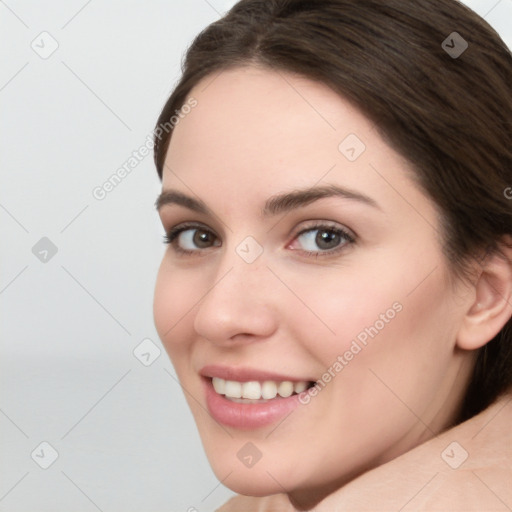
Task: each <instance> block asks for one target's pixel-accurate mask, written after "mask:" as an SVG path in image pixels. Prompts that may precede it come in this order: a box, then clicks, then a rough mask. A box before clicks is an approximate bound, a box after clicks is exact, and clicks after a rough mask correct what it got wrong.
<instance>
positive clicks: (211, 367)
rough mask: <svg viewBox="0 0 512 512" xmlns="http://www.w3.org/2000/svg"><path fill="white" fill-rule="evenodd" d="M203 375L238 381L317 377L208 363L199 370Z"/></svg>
mask: <svg viewBox="0 0 512 512" xmlns="http://www.w3.org/2000/svg"><path fill="white" fill-rule="evenodd" d="M199 373H200V374H201V375H202V376H203V377H209V378H212V377H218V378H220V379H224V380H233V381H238V382H249V381H258V382H264V381H266V380H273V381H278V382H283V381H291V382H299V381H306V382H314V381H315V379H308V378H299V377H292V376H290V375H282V374H279V373H274V372H269V371H267V370H257V369H256V368H248V367H241V366H221V365H215V364H208V365H206V366H203V368H201V370H200V372H199Z"/></svg>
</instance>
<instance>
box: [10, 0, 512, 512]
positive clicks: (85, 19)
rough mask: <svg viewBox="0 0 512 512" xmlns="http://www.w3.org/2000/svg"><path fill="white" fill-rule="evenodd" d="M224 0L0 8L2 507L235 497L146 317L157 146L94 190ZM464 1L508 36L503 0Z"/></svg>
mask: <svg viewBox="0 0 512 512" xmlns="http://www.w3.org/2000/svg"><path fill="white" fill-rule="evenodd" d="M233 3H234V2H233V1H221V0H217V1H216V0H208V1H206V0H187V1H181V2H178V1H170V0H166V1H158V0H153V1H152V2H142V1H123V2H121V1H111V2H106V1H100V0H92V1H89V2H85V1H83V0H73V1H69V0H68V1H64V0H60V1H54V2H36V1H35V0H32V1H25V2H19V1H15V0H6V1H0V37H1V45H0V54H1V63H2V65H1V66H0V104H1V109H0V112H1V123H0V129H1V132H0V145H1V147H0V163H1V165H0V172H1V177H2V186H1V188H0V224H1V233H2V241H3V247H4V248H5V249H7V250H5V249H4V250H3V251H2V264H1V267H0V307H1V308H2V316H1V322H0V326H1V337H0V340H1V347H0V350H1V361H0V365H1V366H0V375H1V382H0V386H1V387H0V389H1V394H0V433H1V434H0V443H1V457H0V510H1V511H6V512H7V511H9V512H11V511H12V512H15V511H22V512H28V511H36V510H37V511H41V512H43V511H53V512H58V511H69V510H73V511H75V512H79V511H84V512H89V511H91V512H94V511H95V510H100V511H104V512H107V511H112V512H114V511H123V512H129V511H137V512H142V511H144V512H153V511H155V512H164V511H176V512H179V511H187V510H190V511H191V510H194V509H196V510H198V511H208V510H214V509H215V508H216V507H218V506H219V505H220V504H221V503H223V502H224V501H226V499H227V498H228V497H229V496H230V495H231V494H232V493H231V491H229V490H228V489H226V488H224V487H223V486H222V485H221V484H219V482H218V481H217V480H216V478H215V476H214V475H213V473H212V471H211V469H210V468H209V465H208V462H207V460H206V458H205V456H204V454H203V451H202V447H201V444H200V440H199V437H198V434H197V432H196V428H195V425H194V422H193V420H192V417H191V414H190V413H189V411H188V408H187V405H186V403H185V399H184V397H183V395H182V392H181V389H180V388H179V385H178V384H177V382H176V380H175V378H174V376H175V373H174V370H173V369H172V367H171V365H170V363H169V361H168V358H167V355H166V354H165V352H164V350H163V347H162V346H161V344H160V342H159V340H158V336H157V334H156V331H155V328H154V326H153V318H152V300H153V286H154V280H155V276H156V272H157V268H158V264H159V261H160V258H161V256H162V253H163V250H164V247H163V244H161V235H162V229H161V227H160V225H159V222H158V217H157V215H156V212H155V211H154V207H153V203H154V200H155V198H156V195H157V193H158V192H159V188H160V184H159V181H158V179H157V177H156V173H155V170H154V167H153V162H152V156H151V155H148V156H146V157H145V158H144V159H143V160H142V161H141V162H140V163H138V165H137V166H136V167H135V168H134V169H133V170H132V171H131V172H130V174H128V175H127V176H126V178H125V179H124V180H122V182H121V183H119V184H118V185H117V186H116V187H115V189H114V190H112V191H111V192H110V193H109V194H107V195H106V197H105V198H104V199H103V200H98V199H96V198H95V197H94V196H93V194H92V191H93V189H94V188H95V187H98V186H101V185H102V184H103V183H104V182H105V181H106V180H108V179H109V177H110V176H111V175H112V174H113V173H114V172H115V171H116V170H117V169H118V168H119V167H120V166H122V165H123V164H124V163H125V162H126V161H127V160H128V158H129V157H130V156H131V155H132V152H133V151H136V150H138V149H139V148H140V147H141V146H142V145H144V143H145V141H146V140H147V136H148V135H149V134H150V133H151V131H152V128H153V125H154V122H155V120H156V118H157V116H158V113H159V110H160V108H161V107H162V105H163V103H164V101H165V99H166V98H167V96H168V95H169V93H170V91H171V90H172V86H173V84H174V83H175V82H176V80H177V79H178V76H179V66H180V61H181V56H182V54H183V52H184V50H185V48H186V46H187V45H188V44H189V43H190V42H191V40H192V38H193V37H194V35H196V34H197V33H198V32H199V31H200V30H201V29H202V28H203V27H204V26H206V25H207V24H208V23H211V22H212V21H214V20H216V19H217V18H218V17H219V15H220V14H221V13H222V12H224V11H225V10H226V9H227V8H229V7H230V6H231V5H232V4H233ZM467 3H468V5H469V6H470V7H472V8H473V9H475V10H476V11H477V12H478V13H479V14H480V15H482V16H485V18H486V19H487V21H489V22H490V23H491V24H492V25H493V26H494V27H495V28H496V29H497V30H498V31H499V32H500V33H501V35H502V37H503V38H504V39H505V41H506V42H507V44H508V45H509V46H512V0H500V1H497V0H475V1H468V2H467ZM457 29H459V27H454V30H455V31H457ZM460 31H461V32H463V30H462V29H460ZM42 32H48V33H49V34H50V35H43V36H41V35H40V34H41V33H42ZM447 35H448V34H447ZM468 38H470V34H468ZM440 43H441V41H440ZM52 44H53V45H56V44H58V48H57V49H56V50H55V51H54V53H53V54H52V55H50V56H47V55H45V54H44V52H49V51H50V50H51V49H52ZM31 45H32V46H33V47H34V48H33V47H32V46H31ZM37 52H39V53H37ZM41 54H42V56H44V57H47V58H42V57H41V56H40V55H41ZM43 237H46V238H48V239H49V240H50V241H51V243H52V244H53V246H55V247H56V248H57V252H56V253H55V254H53V253H52V247H51V246H50V245H48V242H47V241H44V240H43V241H40V240H41V239H42V238H43ZM36 244H37V245H36ZM34 246H35V249H33V248H34ZM45 251H47V252H45ZM34 253H35V254H34ZM143 340H151V341H145V342H144V344H143V345H142V346H141V347H140V348H139V349H138V350H137V347H138V346H139V345H140V344H141V342H143ZM134 350H135V354H139V358H137V357H136V355H135V354H134ZM158 350H160V351H161V353H160V355H159V356H158ZM141 354H145V355H141ZM149 363H151V364H149ZM43 442H46V443H49V445H51V447H52V448H51V447H49V446H48V445H45V444H43V445H41V443H43ZM52 450H55V451H56V452H57V453H58V458H57V459H56V460H55V461H54V462H53V463H52V464H51V465H50V466H49V467H48V468H47V469H43V467H41V466H45V465H48V464H50V463H51V462H52V461H53V458H54V457H55V454H54V453H53V451H52ZM192 507H194V508H192Z"/></svg>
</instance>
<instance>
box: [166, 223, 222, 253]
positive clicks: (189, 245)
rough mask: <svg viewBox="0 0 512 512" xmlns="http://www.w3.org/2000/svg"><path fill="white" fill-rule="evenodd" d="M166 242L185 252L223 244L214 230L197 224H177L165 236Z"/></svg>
mask: <svg viewBox="0 0 512 512" xmlns="http://www.w3.org/2000/svg"><path fill="white" fill-rule="evenodd" d="M164 243H166V244H170V245H172V247H173V248H174V250H175V251H176V252H180V253H184V254H190V253H194V252H200V251H201V250H204V249H209V248H210V247H219V246H220V245H221V243H220V240H219V239H218V237H217V235H215V233H213V231H211V230H210V229H208V228H206V227H204V226H200V225H197V224H193V225H190V224H181V225H178V226H175V227H174V228H172V229H171V230H170V231H169V232H168V233H167V234H166V235H165V236H164Z"/></svg>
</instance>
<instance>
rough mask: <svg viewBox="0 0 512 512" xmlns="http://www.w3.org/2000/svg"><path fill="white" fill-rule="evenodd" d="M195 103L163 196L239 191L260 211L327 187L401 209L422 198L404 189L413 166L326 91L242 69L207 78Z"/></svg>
mask: <svg viewBox="0 0 512 512" xmlns="http://www.w3.org/2000/svg"><path fill="white" fill-rule="evenodd" d="M189 97H193V98H195V100H196V101H197V106H195V107H194V108H193V109H191V111H190V112H189V113H188V114H187V115H185V116H184V117H183V118H182V119H181V120H180V122H179V123H178V124H177V126H176V127H175V129H174V133H173V135H172V137H171V141H170V145H169V150H168V152H167V157H166V168H164V173H163V185H164V189H166V188H169V187H172V188H176V189H178V190H181V191H183V192H187V193H190V192H191V191H190V190H187V188H191V187H192V189H193V190H192V192H193V193H194V194H196V195H199V196H200V197H206V198H207V197H208V196H214V198H215V199H217V200H219V199H221V197H219V193H222V194H223V193H226V194H228V193H230V191H238V192H239V193H240V194H244V195H245V198H246V200H250V198H251V197H253V196H254V197H256V196H259V198H260V200H261V201H263V200H264V199H266V198H267V197H269V196H270V195H272V194H275V193H279V192H283V191H288V190H290V189H293V188H302V187H311V186H313V185H316V184H326V183H331V184H337V185H341V186H345V187H348V188H352V189H356V190H364V191H366V192H368V194H369V195H371V194H372V193H373V194H378V195H379V196H380V197H382V196H385V197H384V200H386V197H387V200H389V201H395V202H396V201H397V199H398V197H397V191H398V190H399V189H402V192H401V193H402V194H406V195H407V196H409V201H413V200H418V199H419V197H413V196H414V195H416V196H417V195H419V196H422V194H421V192H420V191H419V190H417V189H416V187H415V185H414V183H413V182H412V181H411V180H407V179H406V177H407V174H408V173H409V172H410V169H409V166H408V164H407V162H406V161H405V160H404V159H403V158H402V157H401V156H400V155H398V154H397V153H396V152H395V151H393V150H392V149H391V148H390V147H389V146H387V145H386V144H385V143H384V141H383V140H382V138H381V137H380V136H379V134H378V132H377V130H376V129H375V127H374V125H373V123H372V122H371V121H370V120H369V119H367V118H366V117H365V116H364V115H363V114H362V113H361V112H360V111H359V110H357V108H355V107H354V106H353V105H352V104H351V103H349V102H348V101H347V100H346V99H344V98H343V97H341V96H339V95H338V94H337V93H335V92H334V91H333V90H331V89H330V88H329V87H327V86H326V85H324V84H322V83H319V82H315V81H312V80H309V79H307V78H304V77H300V76H297V75H292V74H290V73H285V72H282V71H274V70H268V69H266V68H261V67H243V68H235V69H230V70H225V71H222V72H220V73H218V74H214V75H212V76H207V77H205V78H204V79H203V80H202V81H201V82H199V83H198V84H197V85H196V86H195V87H194V88H193V89H192V91H191V92H190V94H189ZM393 183H394V184H395V185H396V186H390V184H393ZM409 189H411V190H409ZM412 189H415V190H412ZM398 193H399V194H400V192H398ZM422 199H423V200H424V199H425V198H424V197H423V198H422Z"/></svg>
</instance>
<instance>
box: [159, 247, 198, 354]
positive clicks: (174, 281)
mask: <svg viewBox="0 0 512 512" xmlns="http://www.w3.org/2000/svg"><path fill="white" fill-rule="evenodd" d="M200 298H201V293H200V289H199V288H198V286H197V283H195V282H194V278H193V276H190V275H189V274H188V273H187V272H183V271H179V270H177V269H176V268H173V266H172V265H170V263H169V262H168V260H167V258H166V256H164V259H163V260H162V263H161V265H160V269H159V271H158V276H157V279H156V285H155V294H154V300H153V316H154V322H155V327H156V330H157V332H158V335H159V336H160V339H161V341H162V343H163V344H164V346H165V348H166V350H167V352H168V354H169V355H170V356H171V358H172V359H173V362H174V356H176V355H178V354H179V353H180V351H183V350H186V349H187V339H188V338H187V335H186V333H187V332H188V331H187V326H188V325H189V324H190V318H191V316H190V312H191V310H192V309H193V307H194V305H195V304H197V303H198V302H199V300H200Z"/></svg>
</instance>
